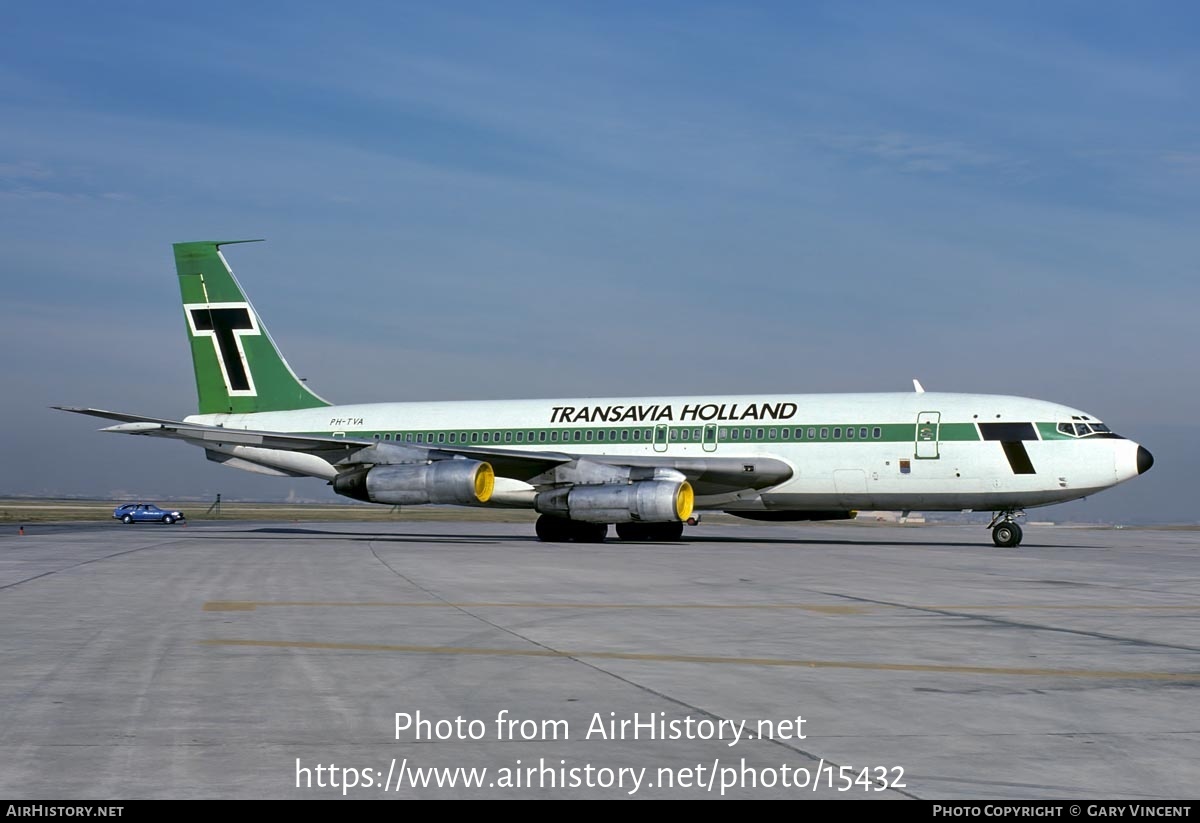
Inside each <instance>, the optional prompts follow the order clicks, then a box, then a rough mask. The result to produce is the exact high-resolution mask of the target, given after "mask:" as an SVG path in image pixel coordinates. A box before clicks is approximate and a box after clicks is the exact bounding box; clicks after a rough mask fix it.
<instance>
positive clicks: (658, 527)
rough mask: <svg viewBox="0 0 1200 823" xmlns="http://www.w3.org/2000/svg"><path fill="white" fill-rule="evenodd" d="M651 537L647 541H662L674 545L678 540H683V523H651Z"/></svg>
mask: <svg viewBox="0 0 1200 823" xmlns="http://www.w3.org/2000/svg"><path fill="white" fill-rule="evenodd" d="M649 530H650V535H649V537H647V538H646V539H647V540H660V541H663V542H666V543H674V542H675V541H677V540H682V539H683V523H682V522H678V523H651V524H649Z"/></svg>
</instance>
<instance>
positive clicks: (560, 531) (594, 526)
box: [535, 514, 683, 543]
mask: <svg viewBox="0 0 1200 823" xmlns="http://www.w3.org/2000/svg"><path fill="white" fill-rule="evenodd" d="M535 528H536V529H537V536H538V540H541V541H542V542H543V543H568V542H574V543H603V542H604V538H606V537H608V524H607V523H585V522H583V521H582V520H568V519H567V518H565V517H554V516H553V515H550V514H543V515H542V516H541V517H539V518H538V519H537V525H536V527H535ZM617 537H619V538H621V539H622V540H645V541H654V542H672V541H675V540H680V539H682V537H683V524H682V523H618V524H617Z"/></svg>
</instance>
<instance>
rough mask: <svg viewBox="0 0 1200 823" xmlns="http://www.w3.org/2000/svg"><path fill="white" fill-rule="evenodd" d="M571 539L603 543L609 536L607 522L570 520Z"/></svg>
mask: <svg viewBox="0 0 1200 823" xmlns="http://www.w3.org/2000/svg"><path fill="white" fill-rule="evenodd" d="M570 523H571V539H572V540H574V541H575V542H576V543H603V542H604V538H606V537H608V524H607V523H584V522H581V521H570Z"/></svg>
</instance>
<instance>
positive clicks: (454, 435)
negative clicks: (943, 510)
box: [375, 426, 883, 444]
mask: <svg viewBox="0 0 1200 823" xmlns="http://www.w3.org/2000/svg"><path fill="white" fill-rule="evenodd" d="M658 428H659V432H658V442H663V441H664V439H667V438H669V439H670V441H671V442H673V443H678V442H689V441H695V442H701V441H703V440H704V439H705V438H706V437H707V438H708V439H709V442H711V440H712V438H713V436H714V434H715V435H716V436H717V438H718V439H719V440H720V441H721V442H727V441H735V442H736V441H743V442H754V441H762V440H792V439H795V440H830V439H833V440H842V439H843V431H844V432H845V437H844V439H846V440H855V439H858V440H868V439H871V440H878V439H880V438H881V437H883V429H882V428H880V427H879V426H874V427H869V426H860V427H858V428H857V429H855V427H853V426H847V427H845V429H843V428H842V427H841V426H834V427H832V428H830V427H828V426H822V427H820V428H817V427H815V426H810V427H808V428H807V429H805V428H804V427H802V426H797V427H796V428H794V429H793V428H791V427H787V428H778V427H771V428H767V427H760V428H728V427H725V426H722V427H720V429H719V431H713V429H714V428H715V427H695V428H688V427H680V426H672V427H667V426H661V427H658ZM705 428H708V429H709V431H708V433H707V435H706V434H705V431H704V429H705ZM560 433H561V438H560V436H559V435H560ZM831 433H832V438H831V437H830V434H831ZM392 438H393V435H392V433H391V432H386V433H384V434H382V435H380V434H376V435H375V439H376V440H391V439H392ZM654 439H655V430H654V429H566V430H561V432H560V430H558V429H551V430H550V431H546V430H544V429H543V430H538V431H525V430H521V431H515V432H514V431H512V430H507V431H494V432H493V431H485V432H478V431H473V432H465V431H464V432H458V431H452V432H396V433H395V440H396V442H397V443H421V444H429V443H475V444H480V443H489V444H492V443H560V442H561V443H572V442H573V443H616V442H618V441H620V442H623V443H627V442H630V441H632V442H635V443H640V442H650V441H651V440H654Z"/></svg>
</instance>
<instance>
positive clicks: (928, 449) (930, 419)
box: [913, 411, 942, 460]
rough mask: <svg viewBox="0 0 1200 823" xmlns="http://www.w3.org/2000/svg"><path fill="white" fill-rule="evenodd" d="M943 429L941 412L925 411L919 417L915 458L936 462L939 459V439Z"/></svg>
mask: <svg viewBox="0 0 1200 823" xmlns="http://www.w3.org/2000/svg"><path fill="white" fill-rule="evenodd" d="M941 427H942V413H941V412H935V411H924V412H921V413H920V414H918V415H917V432H916V444H915V449H914V452H913V456H914V457H916V458H917V459H918V460H936V459H937V458H938V457H939V452H938V437H939V435H940V429H941Z"/></svg>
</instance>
